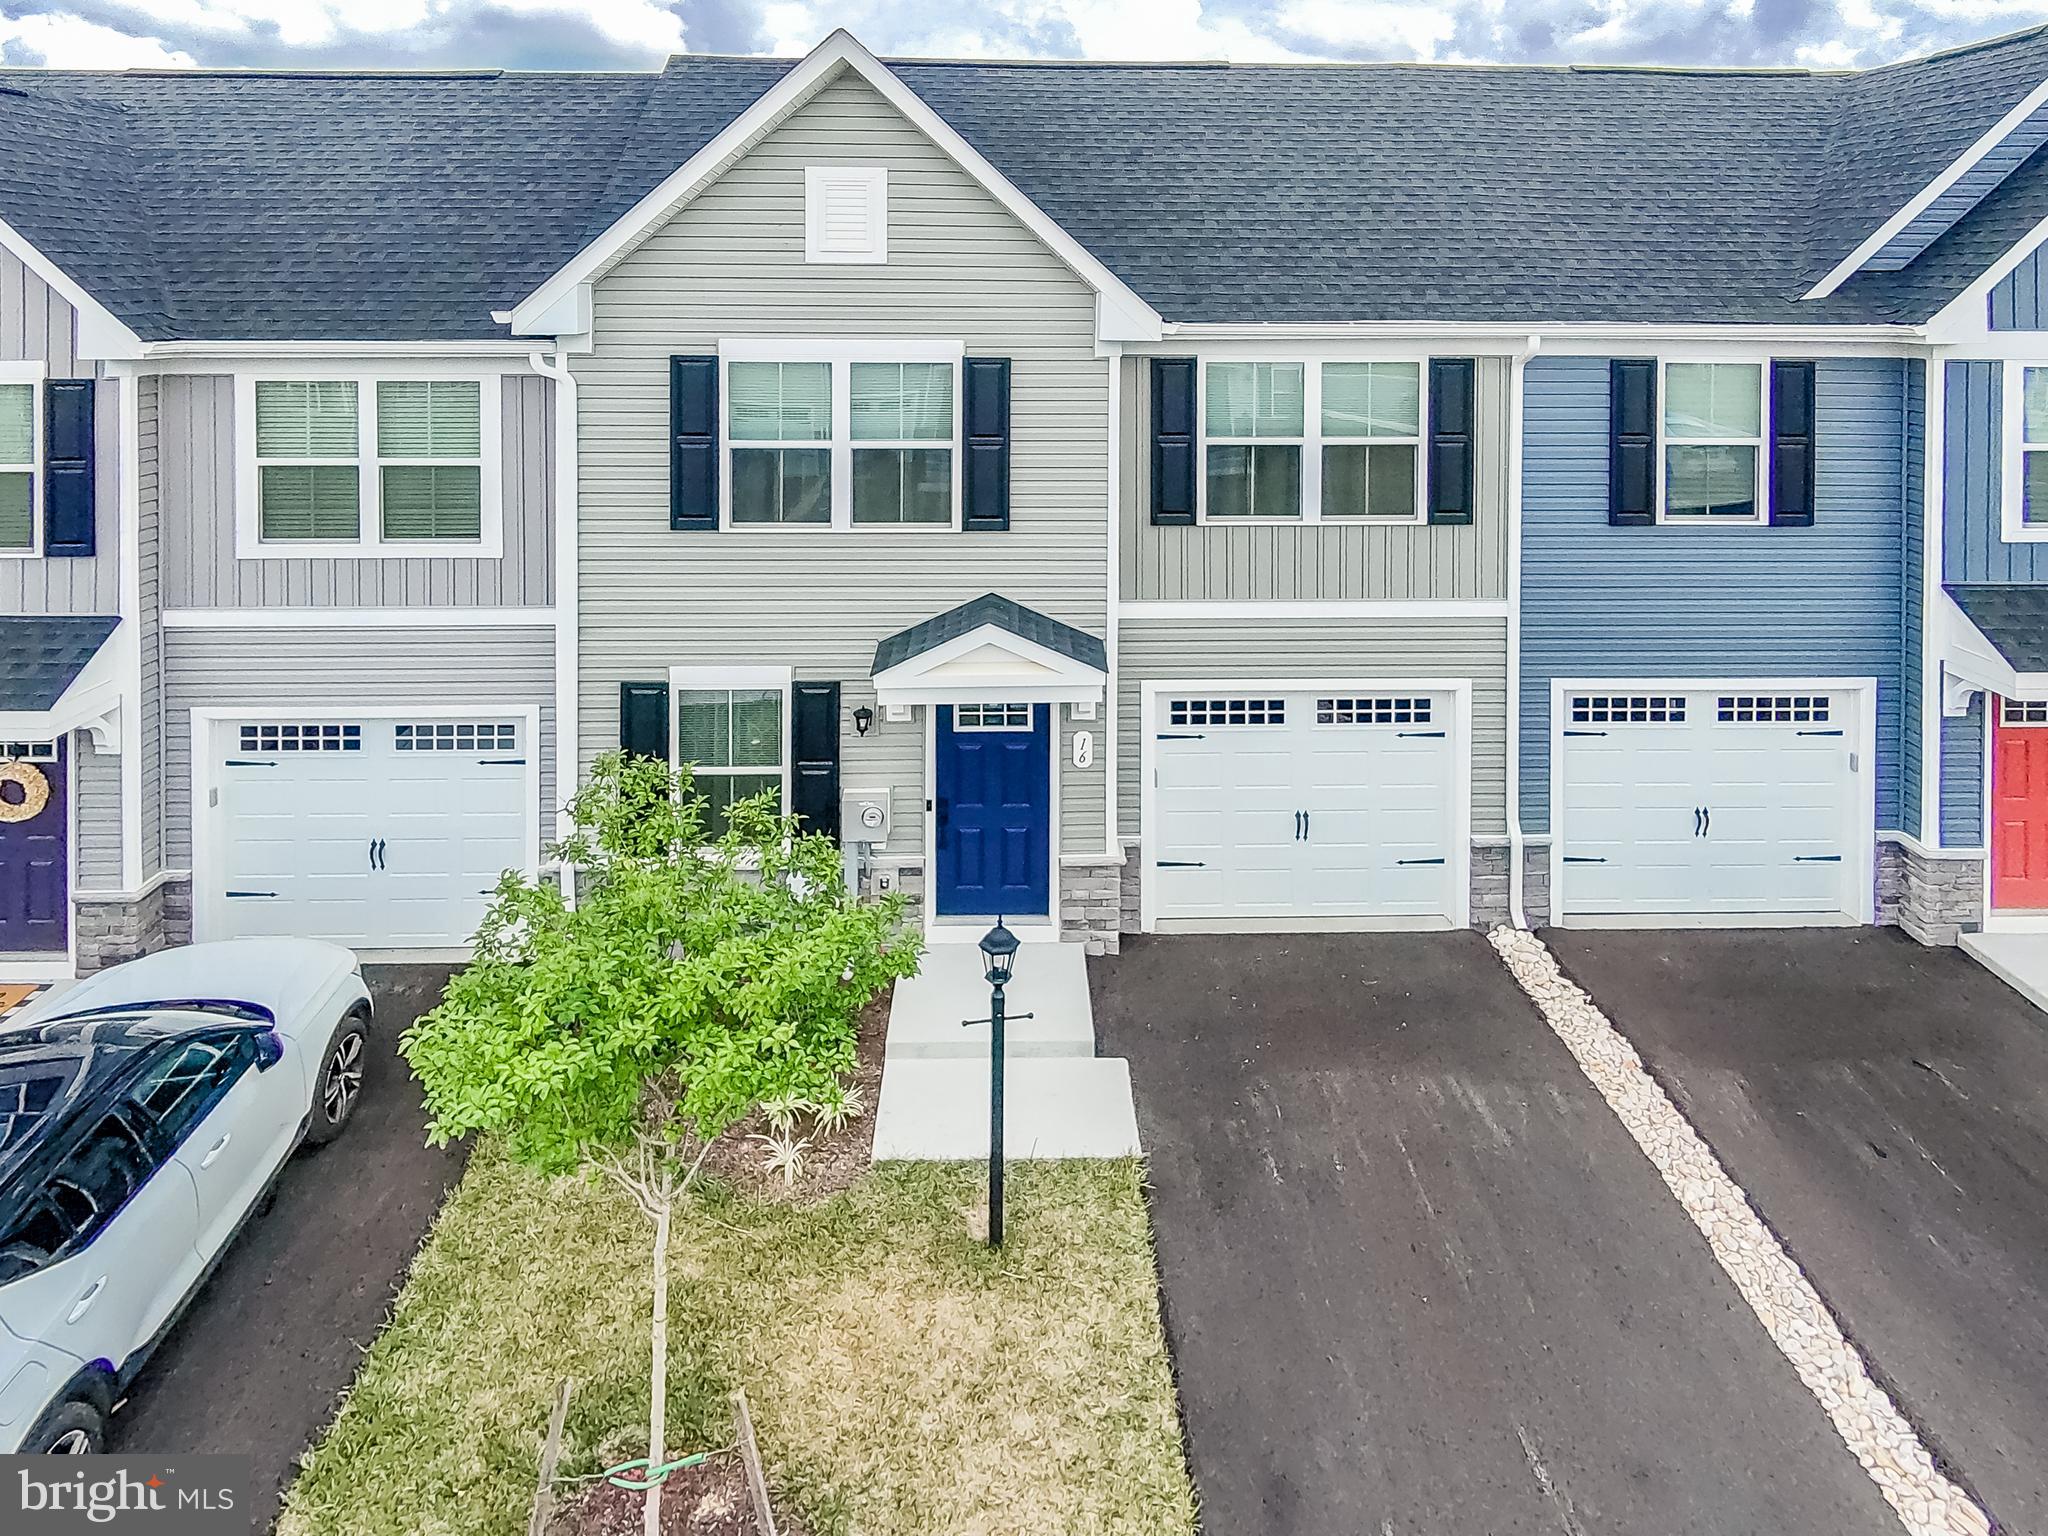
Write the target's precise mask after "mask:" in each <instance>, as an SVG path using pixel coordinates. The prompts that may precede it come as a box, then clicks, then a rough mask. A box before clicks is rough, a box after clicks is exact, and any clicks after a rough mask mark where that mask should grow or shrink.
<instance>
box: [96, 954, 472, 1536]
mask: <svg viewBox="0 0 2048 1536" xmlns="http://www.w3.org/2000/svg"><path fill="white" fill-rule="evenodd" d="M448 973H449V967H447V966H426V965H418V966H414V965H406V966H370V967H366V968H365V971H364V975H365V978H366V979H367V980H368V982H369V985H370V993H371V997H372V998H373V1000H374V1001H375V1003H376V1011H377V1016H376V1022H375V1029H374V1033H373V1035H372V1038H371V1046H372V1050H371V1055H370V1058H369V1060H370V1071H369V1072H368V1073H367V1074H366V1077H365V1082H364V1087H363V1097H362V1100H361V1102H360V1103H359V1104H358V1106H357V1109H356V1114H355V1119H354V1120H353V1121H352V1122H351V1123H350V1125H349V1128H348V1131H347V1132H346V1134H344V1135H343V1136H342V1138H341V1139H340V1140H339V1141H337V1142H335V1143H334V1144H333V1145H332V1146H330V1147H325V1148H322V1149H320V1150H319V1151H314V1152H306V1151H302V1152H300V1153H299V1155H298V1156H297V1157H295V1158H294V1159H293V1160H292V1162H291V1164H290V1165H289V1166H288V1167H287V1168H286V1169H285V1171H284V1174H283V1176H282V1177H281V1178H280V1179H279V1181H278V1186H277V1201H276V1204H275V1205H274V1206H273V1207H272V1208H271V1210H270V1211H269V1212H268V1214H266V1215H263V1216H259V1217H257V1218H256V1219H255V1220H253V1221H252V1222H251V1223H250V1224H249V1225H248V1227H247V1228H245V1229H244V1230H243V1232H242V1236H241V1239H240V1241H239V1242H237V1243H236V1244H235V1246H234V1247H233V1248H232V1249H231V1250H229V1253H228V1256H227V1258H226V1259H225V1260H223V1261H222V1263H221V1266H220V1268H219V1269H217V1270H216V1271H215V1272H214V1274H213V1278H212V1279H211V1280H210V1281H208V1282H207V1286H206V1289H205V1290H204V1291H202V1292H201V1293H200V1294H199V1296H198V1297H197V1298H196V1299H195V1300H194V1301H193V1303H192V1307H191V1310H189V1311H188V1312H187V1313H186V1314H185V1316H184V1318H183V1319H182V1320H181V1321H180V1322H179V1324H178V1326H177V1327H176V1328H175V1329H174V1330H173V1331H172V1333H171V1335H170V1336H169V1337H168V1338H167V1339H166V1340H165V1341H164V1344H163V1347H162V1348H161V1349H160V1350H159V1351H158V1352H157V1355H156V1357H155V1359H153V1360H152V1361H151V1362H150V1364H149V1367H148V1368H147V1369H146V1370H145V1371H144V1372H143V1373H142V1376H141V1378H140V1379H139V1380H138V1381H137V1382H136V1384H135V1390H134V1391H133V1392H132V1393H131V1394H130V1395H129V1397H128V1400H127V1404H126V1406H125V1407H123V1408H122V1409H121V1410H120V1411H119V1412H118V1413H116V1414H115V1415H114V1419H113V1423H112V1426H111V1429H110V1433H109V1436H108V1440H109V1443H108V1446H107V1449H108V1450H110V1451H119V1452H127V1453H136V1452H172V1451H186V1452H193V1451H220V1452H232V1453H236V1454H241V1455H250V1456H254V1457H255V1459H256V1466H255V1482H256V1493H257V1507H256V1510H255V1520H254V1528H255V1529H257V1530H267V1529H268V1528H269V1526H270V1524H271V1522H272V1521H273V1520H274V1519H275V1518H276V1513H277V1495H278V1494H279V1493H281V1492H282V1491H283V1489H284V1486H285V1484H286V1483H287V1482H289V1481H290V1479H291V1477H292V1474H293V1472H294V1471H295V1470H296V1469H297V1464H298V1458H299V1456H300V1454H301V1453H302V1452H303V1451H304V1450H305V1448H306V1446H307V1445H308V1444H309V1443H310V1442H311V1441H312V1439H313V1437H314V1436H315V1435H316V1434H318V1433H319V1431H320V1430H321V1429H322V1428H324V1427H325V1426H326V1424H327V1421H328V1420H329V1419H330V1418H331V1417H332V1416H333V1412H334V1406H335V1402H336V1399H338V1398H339V1397H340V1395H341V1393H342V1390H343V1389H344V1388H345V1387H347V1386H348V1384H349V1382H350V1381H351V1380H353V1379H354V1377H355V1372H356V1365H357V1362H358V1361H359V1360H360V1359H361V1357H362V1352H363V1350H364V1349H366V1348H367V1347H368V1346H369V1344H370V1341H371V1340H372V1339H373V1338H375V1337H376V1335H377V1331H378V1329H379V1328H380V1327H381V1326H382V1325H383V1322H384V1319H385V1316H386V1314H387V1313H388V1311H389V1310H390V1306H391V1299H392V1296H393V1294H394V1293H395V1292H396V1290H397V1288H398V1285H399V1282H400V1281H401V1280H402V1279H403V1277H404V1272H405V1267H406V1265H408V1264H409V1263H411V1261H412V1256H413V1254H414V1253H415V1252H417V1251H418V1249H419V1245H420V1239H421V1238H422V1237H423V1236H424V1235H425V1233H426V1230H427V1226H428V1223H430V1222H431V1221H432V1220H433V1219H434V1213H435V1212H436V1211H437V1210H439V1209H440V1206H441V1200H442V1197H443V1196H444V1195H445V1194H446V1193H447V1191H448V1188H449V1186H450V1185H452V1184H453V1183H454V1182H455V1179H456V1177H457V1176H458V1175H459V1174H460V1172H461V1169H462V1157H461V1153H460V1152H459V1151H457V1150H454V1149H445V1150H442V1151H431V1150H429V1149H428V1148H427V1147H426V1145H425V1137H426V1132H425V1125H426V1121H425V1117H424V1115H423V1114H422V1112H421V1107H420V1097H419V1093H418V1091H417V1089H415V1088H414V1087H413V1084H412V1079H411V1077H410V1075H409V1074H408V1073H407V1071H406V1068H405V1063H404V1062H402V1061H400V1060H399V1059H398V1056H397V1054H396V1052H397V1047H398V1036H399V1033H400V1031H402V1030H403V1029H404V1028H405V1027H406V1026H407V1025H409V1024H410V1023H411V1022H412V1021H413V1020H414V1019H416V1018H418V1017H419V1015H420V1014H422V1013H423V1012H425V1011H426V1010H427V1009H428V1008H431V1007H432V1006H433V1005H434V1004H435V1003H436V1002H437V1001H439V999H440V996H441V988H442V987H443V986H444V985H445V984H446V982H447V979H448Z"/></svg>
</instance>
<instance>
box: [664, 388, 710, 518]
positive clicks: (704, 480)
mask: <svg viewBox="0 0 2048 1536" xmlns="http://www.w3.org/2000/svg"><path fill="white" fill-rule="evenodd" d="M668 436H669V444H668V525H669V527H671V528H679V529H685V530H691V531H703V532H708V531H711V530H715V529H716V528H717V527H718V359H717V358H715V357H672V358H670V359H669V360H668Z"/></svg>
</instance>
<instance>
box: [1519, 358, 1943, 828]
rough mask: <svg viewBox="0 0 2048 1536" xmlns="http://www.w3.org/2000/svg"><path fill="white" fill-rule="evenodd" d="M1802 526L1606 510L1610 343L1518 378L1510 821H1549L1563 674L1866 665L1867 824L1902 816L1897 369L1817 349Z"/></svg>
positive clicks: (1826, 670)
mask: <svg viewBox="0 0 2048 1536" xmlns="http://www.w3.org/2000/svg"><path fill="white" fill-rule="evenodd" d="M1815 383H1816V391H1815V414H1816V432H1817V437H1818V443H1817V451H1816V471H1815V482H1816V484H1815V494H1816V498H1817V500H1816V512H1815V518H1814V526H1813V527H1811V528H1771V527H1757V526H1753V525H1752V526H1743V527H1698V526H1658V527H1643V528H1615V527H1611V526H1609V524H1608V521H1607V453H1608V443H1607V425H1608V395H1607V390H1608V367H1607V359H1605V358H1597V357H1585V358H1581V357H1538V358H1535V359H1533V360H1532V361H1531V362H1530V363H1529V365H1528V373H1527V376H1526V380H1525V384H1524V399H1525V405H1526V409H1525V416H1524V423H1525V425H1524V438H1523V441H1524V451H1523V469H1522V508H1523V526H1522V753H1521V756H1522V763H1521V774H1522V796H1521V798H1522V806H1521V812H1522V825H1523V829H1524V830H1525V831H1527V832H1530V833H1532V834H1546V833H1548V832H1549V831H1550V794H1551V783H1550V735H1551V720H1550V691H1551V682H1552V680H1553V679H1555V678H1559V677H1576V678H1614V679H1628V678H1632V677H1640V678H1650V679H1664V678H1687V677H1699V678H1710V677H1719V678H1748V677H1758V678H1764V677H1794V678H1830V677H1840V678H1859V677H1875V678H1876V679H1877V689H1878V719H1877V744H1878V751H1877V756H1878V762H1877V824H1878V827H1879V828H1880V829H1884V828H1895V827H1897V826H1898V822H1899V782H1900V775H1899V757H1900V741H1901V726H1900V717H1901V710H1900V699H1901V677H1902V659H1901V654H1900V653H1901V650H1902V648H1903V647H1902V643H1901V634H1902V627H1903V621H1902V618H1901V613H1902V604H1903V590H1904V589H1903V582H1902V577H1901V571H1900V566H1901V564H1902V561H1903V555H1904V549H1905V537H1904V531H1903V523H1904V511H1903V508H1904V503H1905V454H1904V451H1903V447H1902V435H1903V433H1904V431H1905V424H1906V417H1907V409H1906V407H1907V399H1906V384H1905V367H1904V364H1903V362H1902V361H1901V360H1899V359H1894V358H1823V359H1821V360H1820V363H1819V368H1818V370H1817V377H1816V381H1815Z"/></svg>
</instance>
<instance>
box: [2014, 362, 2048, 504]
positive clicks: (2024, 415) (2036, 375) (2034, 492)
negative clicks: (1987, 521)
mask: <svg viewBox="0 0 2048 1536" xmlns="http://www.w3.org/2000/svg"><path fill="white" fill-rule="evenodd" d="M2005 445H2006V451H2005V498H2004V499H2005V514H2004V533H2005V540H2006V542H2007V543H2009V544H2025V543H2038V542H2040V541H2042V540H2048V366H2035V365H2033V364H2028V363H2017V362H2015V363H2007V364H2006V366H2005Z"/></svg>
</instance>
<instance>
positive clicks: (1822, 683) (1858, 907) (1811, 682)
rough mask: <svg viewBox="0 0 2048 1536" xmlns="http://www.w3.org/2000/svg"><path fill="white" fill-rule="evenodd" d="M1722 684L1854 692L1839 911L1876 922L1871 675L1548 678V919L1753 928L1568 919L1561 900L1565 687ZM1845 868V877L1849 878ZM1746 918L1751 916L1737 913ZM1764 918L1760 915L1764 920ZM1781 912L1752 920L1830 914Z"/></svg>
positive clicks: (1682, 689) (1701, 689) (1714, 919)
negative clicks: (1853, 758)
mask: <svg viewBox="0 0 2048 1536" xmlns="http://www.w3.org/2000/svg"><path fill="white" fill-rule="evenodd" d="M1722 690H1726V691H1728V692H1731V693H1779V692H1784V693H1852V694H1854V695H1856V734H1855V737H1854V741H1855V752H1856V754H1857V761H1858V763H1859V764H1860V766H1859V767H1858V769H1857V770H1856V776H1857V777H1858V778H1860V779H1862V781H1863V786H1864V787H1863V791H1862V792H1861V793H1859V794H1858V795H1857V796H1856V803H1855V805H1854V806H1853V807H1851V808H1850V809H1852V810H1853V811H1854V813H1855V815H1854V823H1855V824H1854V825H1853V826H1851V827H1850V829H1849V834H1848V837H1847V839H1845V841H1846V843H1847V844H1848V846H1850V847H1851V848H1853V849H1854V850H1855V852H1856V854H1857V868H1858V869H1860V870H1861V871H1862V874H1861V877H1860V878H1859V879H1857V880H1856V882H1855V883H1854V885H1853V886H1852V887H1850V888H1849V890H1850V900H1849V902H1848V903H1847V904H1846V905H1845V907H1844V910H1843V917H1844V919H1845V920H1846V921H1847V922H1848V923H1850V924H1855V925H1864V924H1870V923H1875V922H1876V921H1877V780H1878V771H1877V770H1878V761H1877V679H1876V678H1874V677H1825V678H1812V677H1734V678H1731V677H1676V678H1674V677H1553V678H1552V679H1551V680H1550V763H1549V768H1550V834H1549V840H1550V922H1551V924H1552V926H1554V927H1558V928H1575V927H1609V928H1693V927H1699V928H1714V927H1744V926H1751V924H1750V923H1748V922H1746V921H1732V922H1731V921H1724V920H1723V915H1721V914H1708V915H1700V916H1695V915H1690V914H1687V915H1677V916H1672V917H1669V918H1650V917H1644V916H1642V915H1640V914H1630V915H1623V916H1620V917H1616V918H1614V919H1612V920H1609V919H1606V918H1594V919H1574V918H1573V917H1572V916H1571V914H1570V913H1569V912H1568V911H1566V909H1565V904H1564V894H1565V887H1564V858H1565V852H1564V850H1565V820H1564V803H1565V777H1564V772H1563V768H1562V764H1563V762H1564V728H1565V718H1564V717H1565V709H1564V699H1565V696H1566V695H1567V694H1571V693H1642V692H1650V693H1714V692H1720V691H1722ZM1848 873H1849V872H1848V871H1847V870H1845V871H1844V879H1847V878H1848ZM1735 916H1736V917H1738V918H1742V919H1747V918H1749V917H1750V916H1751V914H1735ZM1766 917H1768V918H1769V920H1768V921H1766V920H1765V918H1766ZM1783 919H1784V915H1783V914H1764V915H1758V916H1757V918H1756V922H1755V923H1754V926H1759V927H1804V926H1816V927H1821V926H1827V925H1828V923H1829V921H1830V919H1829V918H1828V917H1827V915H1826V914H1818V915H1808V914H1798V915H1796V921H1786V920H1783Z"/></svg>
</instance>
